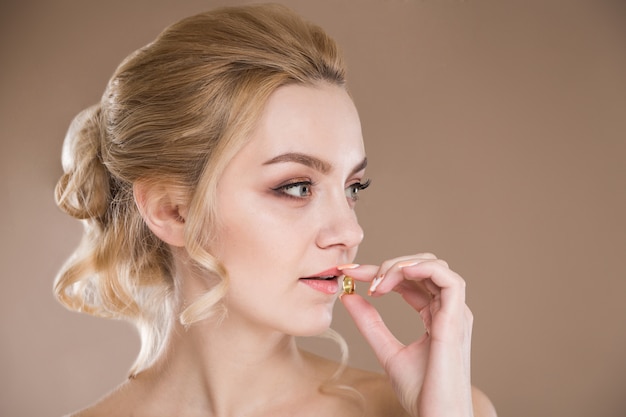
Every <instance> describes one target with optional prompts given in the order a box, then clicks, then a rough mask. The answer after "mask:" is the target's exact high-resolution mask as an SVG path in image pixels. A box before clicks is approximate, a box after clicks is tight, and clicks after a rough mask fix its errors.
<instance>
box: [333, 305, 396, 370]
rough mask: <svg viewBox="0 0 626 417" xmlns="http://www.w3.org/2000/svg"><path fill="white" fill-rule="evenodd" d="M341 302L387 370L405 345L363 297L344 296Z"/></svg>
mask: <svg viewBox="0 0 626 417" xmlns="http://www.w3.org/2000/svg"><path fill="white" fill-rule="evenodd" d="M341 302H342V304H343V305H344V306H345V308H346V310H348V313H349V314H350V317H352V320H354V322H355V323H356V326H357V328H358V329H359V332H360V333H361V334H362V335H363V337H364V338H365V340H366V341H367V343H368V344H369V345H370V346H371V347H372V349H373V350H374V354H375V355H376V357H377V358H378V361H379V362H380V364H381V365H382V366H383V368H385V364H387V363H388V361H389V359H390V358H392V357H393V356H394V355H395V354H396V353H397V352H398V351H399V350H400V349H402V348H403V347H404V345H403V344H402V343H400V342H399V341H398V339H396V337H395V336H394V335H393V333H391V331H390V330H389V329H388V328H387V325H386V324H385V322H384V321H383V319H382V317H381V316H380V314H379V313H378V311H377V310H376V309H375V308H374V306H372V305H371V304H370V303H369V302H367V301H366V300H365V299H364V298H363V297H361V296H360V295H358V294H344V295H343V296H341Z"/></svg>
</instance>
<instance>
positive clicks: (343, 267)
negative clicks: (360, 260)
mask: <svg viewBox="0 0 626 417" xmlns="http://www.w3.org/2000/svg"><path fill="white" fill-rule="evenodd" d="M359 266H360V265H359V264H345V265H339V266H338V267H337V269H338V270H340V271H343V270H344V269H354V268H358V267H359Z"/></svg>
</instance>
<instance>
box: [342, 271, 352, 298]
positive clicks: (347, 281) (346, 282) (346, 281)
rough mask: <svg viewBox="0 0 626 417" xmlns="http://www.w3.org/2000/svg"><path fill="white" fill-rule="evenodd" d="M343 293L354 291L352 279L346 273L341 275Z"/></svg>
mask: <svg viewBox="0 0 626 417" xmlns="http://www.w3.org/2000/svg"><path fill="white" fill-rule="evenodd" d="M343 293H344V294H352V293H354V279H353V278H352V277H349V276H347V275H346V276H344V277H343Z"/></svg>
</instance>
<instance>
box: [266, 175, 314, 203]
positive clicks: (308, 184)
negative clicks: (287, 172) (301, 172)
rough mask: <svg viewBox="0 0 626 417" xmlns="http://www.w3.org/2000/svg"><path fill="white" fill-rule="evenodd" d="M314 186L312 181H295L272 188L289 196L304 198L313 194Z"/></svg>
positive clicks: (280, 193) (282, 194)
mask: <svg viewBox="0 0 626 417" xmlns="http://www.w3.org/2000/svg"><path fill="white" fill-rule="evenodd" d="M312 188H313V182H312V181H301V180H299V181H295V182H291V183H288V184H283V185H281V186H278V187H276V188H272V190H273V191H275V192H277V193H278V194H279V195H281V196H284V197H288V198H296V199H303V198H307V197H309V196H311V189H312Z"/></svg>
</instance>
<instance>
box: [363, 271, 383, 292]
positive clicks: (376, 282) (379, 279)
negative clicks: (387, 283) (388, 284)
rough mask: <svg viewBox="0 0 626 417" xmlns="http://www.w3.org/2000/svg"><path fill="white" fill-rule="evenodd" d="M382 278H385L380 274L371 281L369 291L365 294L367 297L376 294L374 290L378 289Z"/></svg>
mask: <svg viewBox="0 0 626 417" xmlns="http://www.w3.org/2000/svg"><path fill="white" fill-rule="evenodd" d="M383 278H385V274H380V275H379V276H377V277H376V278H374V280H373V281H372V285H370V289H369V291H368V292H367V293H368V294H369V295H372V294H374V293H375V292H376V288H378V285H379V284H380V283H381V281H382V280H383Z"/></svg>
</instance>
